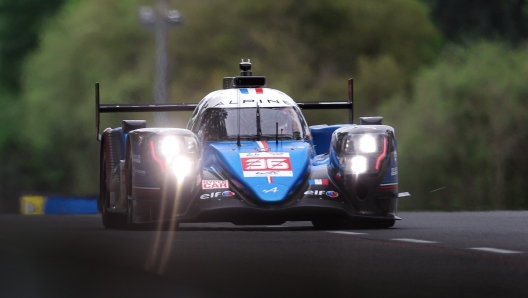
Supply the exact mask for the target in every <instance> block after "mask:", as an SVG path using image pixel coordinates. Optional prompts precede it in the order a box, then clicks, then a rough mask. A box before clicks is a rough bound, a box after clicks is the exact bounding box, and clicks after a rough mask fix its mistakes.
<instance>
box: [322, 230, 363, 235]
mask: <svg viewBox="0 0 528 298" xmlns="http://www.w3.org/2000/svg"><path fill="white" fill-rule="evenodd" d="M327 232H328V233H334V234H345V235H368V234H367V233H356V232H345V231H327Z"/></svg>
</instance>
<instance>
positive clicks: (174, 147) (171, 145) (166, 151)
mask: <svg viewBox="0 0 528 298" xmlns="http://www.w3.org/2000/svg"><path fill="white" fill-rule="evenodd" d="M160 150H161V154H163V155H164V156H165V158H166V159H167V161H171V160H172V159H173V158H174V156H176V155H177V154H178V153H179V152H180V144H179V143H178V140H177V139H176V137H174V136H167V137H165V138H164V139H163V140H162V141H161V147H160Z"/></svg>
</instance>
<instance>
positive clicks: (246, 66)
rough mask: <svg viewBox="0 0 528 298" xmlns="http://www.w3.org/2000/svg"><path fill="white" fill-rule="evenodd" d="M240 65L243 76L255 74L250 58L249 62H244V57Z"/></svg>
mask: <svg viewBox="0 0 528 298" xmlns="http://www.w3.org/2000/svg"><path fill="white" fill-rule="evenodd" d="M238 67H239V68H240V70H241V72H240V75H241V76H243V77H250V76H252V75H253V73H252V72H251V61H250V60H249V59H248V61H247V62H244V59H242V62H240V64H239V65H238Z"/></svg>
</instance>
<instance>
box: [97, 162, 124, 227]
mask: <svg viewBox="0 0 528 298" xmlns="http://www.w3.org/2000/svg"><path fill="white" fill-rule="evenodd" d="M101 154H102V158H101V159H102V161H101V171H100V175H99V177H100V190H99V191H100V193H99V198H100V199H99V201H100V205H101V214H102V219H103V225H104V227H105V228H107V229H120V228H122V227H123V218H122V216H120V215H119V214H114V213H111V212H108V210H107V208H108V207H110V193H109V191H108V187H107V186H106V155H105V154H104V152H103V153H101Z"/></svg>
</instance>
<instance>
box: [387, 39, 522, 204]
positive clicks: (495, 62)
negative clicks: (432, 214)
mask: <svg viewBox="0 0 528 298" xmlns="http://www.w3.org/2000/svg"><path fill="white" fill-rule="evenodd" d="M441 61H442V63H438V64H437V65H436V66H435V67H433V68H430V69H427V70H424V71H423V72H422V73H421V74H420V75H419V76H418V77H417V79H416V81H415V84H414V90H413V96H412V98H411V99H410V101H409V100H402V99H395V100H393V101H389V102H386V103H385V104H384V105H383V106H382V108H381V111H382V114H383V115H385V116H386V119H387V122H388V123H390V124H392V125H394V126H395V128H396V129H397V130H396V131H397V136H398V138H399V139H398V141H399V145H400V146H399V149H400V151H399V153H400V154H399V158H400V162H401V164H402V166H401V168H400V179H401V181H400V182H401V184H400V188H405V190H408V191H410V192H411V193H412V194H413V197H412V199H410V201H403V204H402V207H403V208H412V209H469V210H472V209H495V208H499V209H503V208H508V209H515V208H528V199H527V197H528V190H527V189H526V187H525V186H524V185H525V177H527V174H528V167H527V166H526V165H528V157H527V155H526V152H527V150H528V127H526V123H527V120H528V100H527V99H528V84H526V82H527V79H528V48H527V47H522V48H520V49H518V50H514V49H511V48H510V47H508V46H506V45H504V44H502V43H490V42H482V43H478V44H475V45H472V46H471V47H468V48H461V47H449V48H446V49H445V51H444V54H443V56H442V60H441ZM440 188H441V189H440ZM438 189H440V190H438ZM435 190H438V191H435Z"/></svg>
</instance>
